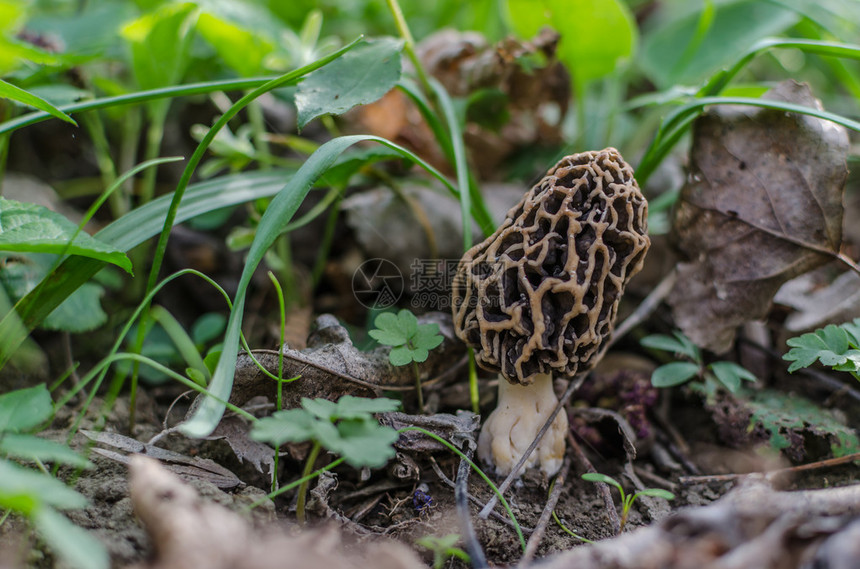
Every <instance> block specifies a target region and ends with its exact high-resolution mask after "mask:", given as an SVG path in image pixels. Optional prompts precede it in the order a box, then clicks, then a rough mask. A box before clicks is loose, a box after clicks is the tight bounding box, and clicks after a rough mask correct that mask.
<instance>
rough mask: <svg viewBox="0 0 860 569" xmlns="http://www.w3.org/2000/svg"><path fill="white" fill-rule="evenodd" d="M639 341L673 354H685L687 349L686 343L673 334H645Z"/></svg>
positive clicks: (644, 344) (649, 346) (648, 346)
mask: <svg viewBox="0 0 860 569" xmlns="http://www.w3.org/2000/svg"><path fill="white" fill-rule="evenodd" d="M639 343H640V344H642V345H643V346H644V347H646V348H652V349H655V350H663V351H664V352H670V353H673V354H683V353H685V350H686V347H685V346H684V344H682V343H681V342H680V341H678V340H677V339H675V338H673V337H672V336H666V335H665V334H652V335H650V336H645V337H644V338H642V339H641V340H639Z"/></svg>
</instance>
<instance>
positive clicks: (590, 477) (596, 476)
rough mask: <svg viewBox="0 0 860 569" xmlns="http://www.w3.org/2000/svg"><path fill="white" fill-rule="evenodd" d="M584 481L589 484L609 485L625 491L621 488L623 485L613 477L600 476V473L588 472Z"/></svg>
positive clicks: (584, 475) (583, 476)
mask: <svg viewBox="0 0 860 569" xmlns="http://www.w3.org/2000/svg"><path fill="white" fill-rule="evenodd" d="M582 479H583V480H587V481H589V482H603V483H606V484H609V485H610V486H615V487H616V488H618V489H619V490H622V491H623V489H622V488H621V484H619V483H618V481H617V480H615V479H614V478H612V477H611V476H607V475H605V474H600V473H599V472H586V473H585V474H583V475H582Z"/></svg>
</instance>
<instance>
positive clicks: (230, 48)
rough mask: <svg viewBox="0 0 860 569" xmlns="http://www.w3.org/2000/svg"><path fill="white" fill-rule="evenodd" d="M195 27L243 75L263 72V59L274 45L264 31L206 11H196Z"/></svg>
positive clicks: (222, 57) (228, 63)
mask: <svg viewBox="0 0 860 569" xmlns="http://www.w3.org/2000/svg"><path fill="white" fill-rule="evenodd" d="M197 31H198V32H200V35H201V36H203V37H204V38H205V39H206V41H208V42H209V44H210V45H212V47H213V48H215V51H217V52H218V55H219V56H220V57H221V59H223V60H224V62H225V63H226V64H227V65H228V66H230V67H231V68H232V69H233V70H235V71H236V72H237V73H238V74H239V75H242V76H244V77H250V76H252V75H257V74H259V73H262V72H264V71H265V66H264V65H263V62H264V61H265V59H266V56H267V55H269V54H270V53H271V52H272V50H273V49H274V47H275V45H274V43H273V42H272V41H271V39H269V38H268V37H266V36H265V35H262V34H260V33H255V30H252V29H247V28H245V27H242V26H241V25H239V24H237V23H235V22H230V21H228V20H226V19H224V18H222V17H220V16H218V15H215V14H211V13H208V12H204V13H203V14H200V18H199V19H198V20H197Z"/></svg>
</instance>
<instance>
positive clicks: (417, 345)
mask: <svg viewBox="0 0 860 569" xmlns="http://www.w3.org/2000/svg"><path fill="white" fill-rule="evenodd" d="M374 325H375V326H376V329H375V330H371V331H370V332H369V334H370V336H371V338H373V339H374V340H376V341H377V342H379V343H380V344H383V345H385V346H391V347H392V349H391V351H390V352H389V353H388V361H390V362H391V365H395V366H402V365H406V364H409V363H412V362H419V363H420V362H424V361H427V357H428V356H429V355H430V350H432V349H433V348H435V347H437V346H439V344H441V343H442V341H443V340H444V338H443V337H442V336H441V335H440V334H439V325H438V324H419V323H418V319H417V318H416V317H415V315H414V314H412V313H411V312H409V311H408V310H406V309H405V308H404V309H403V310H401V311H400V312H398V313H397V314H394V313H393V312H384V313H382V314H380V315H379V316H377V317H376V320H375V321H374Z"/></svg>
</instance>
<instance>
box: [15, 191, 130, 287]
mask: <svg viewBox="0 0 860 569" xmlns="http://www.w3.org/2000/svg"><path fill="white" fill-rule="evenodd" d="M76 233H77V235H75V234H76ZM73 236H74V241H72V242H71V244H69V241H70V240H71V239H72V237H73ZM0 251H15V252H29V253H54V254H57V255H59V254H63V253H68V254H70V255H81V256H84V257H90V258H92V259H97V260H99V261H105V262H108V263H113V264H115V265H117V266H119V267H122V268H123V269H125V270H126V271H127V272H129V273H131V261H129V259H128V257H127V256H126V255H125V253H123V252H122V251H121V250H119V249H117V248H116V247H112V246H110V245H108V244H107V243H104V242H103V241H100V240H98V239H96V238H93V237H90V236H89V235H87V234H86V233H83V232H78V227H77V226H76V225H75V224H74V223H72V222H71V221H69V220H68V219H66V218H65V217H63V216H62V215H60V214H59V213H57V212H54V211H51V210H49V209H48V208H46V207H44V206H41V205H37V204H32V203H25V202H19V201H15V200H7V199H6V198H2V197H0Z"/></svg>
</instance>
